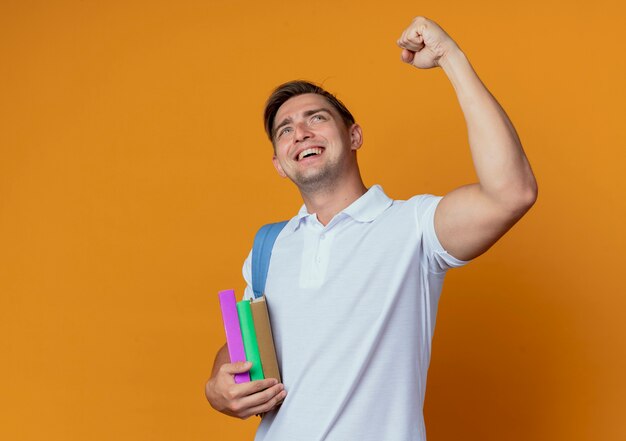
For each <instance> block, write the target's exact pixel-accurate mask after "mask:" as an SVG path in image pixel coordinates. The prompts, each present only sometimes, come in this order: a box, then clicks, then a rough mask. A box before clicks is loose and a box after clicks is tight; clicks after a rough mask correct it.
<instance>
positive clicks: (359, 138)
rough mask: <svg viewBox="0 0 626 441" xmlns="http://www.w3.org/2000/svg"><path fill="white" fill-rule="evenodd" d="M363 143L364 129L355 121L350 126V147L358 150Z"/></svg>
mask: <svg viewBox="0 0 626 441" xmlns="http://www.w3.org/2000/svg"><path fill="white" fill-rule="evenodd" d="M361 145H363V130H362V129H361V126H360V125H358V124H356V123H354V124H352V127H350V148H351V149H352V150H358V149H360V148H361Z"/></svg>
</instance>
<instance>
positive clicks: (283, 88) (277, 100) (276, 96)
mask: <svg viewBox="0 0 626 441" xmlns="http://www.w3.org/2000/svg"><path fill="white" fill-rule="evenodd" d="M306 93H316V94H318V95H321V96H323V97H324V98H326V101H328V103H329V104H330V105H331V106H333V107H334V108H335V110H337V112H339V115H341V118H342V119H343V121H344V123H345V124H346V126H348V127H350V126H352V124H354V117H353V116H352V114H351V113H350V111H349V110H348V109H347V108H346V106H344V104H343V103H342V102H341V101H339V100H338V99H337V98H336V97H335V95H333V94H332V93H330V92H327V91H326V90H324V89H323V88H322V87H321V86H318V85H316V84H313V83H310V82H308V81H301V80H297V81H289V82H288V83H284V84H281V85H280V86H278V87H277V88H276V89H275V90H274V92H272V94H271V95H270V97H269V98H268V99H267V102H266V103H265V111H264V114H263V117H264V120H265V132H266V133H267V136H268V137H269V139H270V141H271V142H272V144H273V143H274V137H273V135H274V133H273V128H274V119H275V118H276V113H278V109H279V108H280V106H282V105H283V104H284V103H285V101H287V100H288V99H289V98H293V97H294V96H298V95H304V94H306Z"/></svg>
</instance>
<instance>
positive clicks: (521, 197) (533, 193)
mask: <svg viewBox="0 0 626 441" xmlns="http://www.w3.org/2000/svg"><path fill="white" fill-rule="evenodd" d="M538 194H539V188H538V186H537V181H536V180H535V177H534V176H531V179H529V181H528V182H526V183H525V184H524V185H521V186H520V187H519V188H518V189H517V191H516V192H515V196H514V197H513V198H511V199H512V204H511V208H512V211H513V212H515V213H516V214H517V216H516V217H518V218H521V217H522V216H523V215H524V214H526V212H528V210H530V209H531V208H532V206H533V205H535V202H537V196H538Z"/></svg>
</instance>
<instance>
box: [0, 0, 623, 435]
mask: <svg viewBox="0 0 626 441" xmlns="http://www.w3.org/2000/svg"><path fill="white" fill-rule="evenodd" d="M415 15H425V16H427V17H429V18H432V19H433V20H435V21H437V22H438V23H439V24H440V25H441V26H442V27H443V28H444V29H445V30H447V31H448V33H449V34H450V35H451V36H452V37H453V38H454V39H456V41H457V42H458V43H459V45H460V46H461V48H462V49H463V50H464V51H465V52H466V54H467V55H468V57H469V59H470V60H471V62H472V63H473V65H474V67H475V69H476V70H477V71H478V73H479V75H480V76H481V78H482V79H483V81H484V82H485V83H486V84H487V86H488V87H489V89H490V90H491V92H492V93H493V94H494V95H495V96H496V97H497V98H498V99H499V101H500V102H501V104H502V105H503V106H504V108H505V109H506V110H507V112H508V114H509V115H510V117H511V119H512V120H513V122H514V124H515V125H516V127H517V130H518V132H519V133H520V136H521V139H522V141H523V144H524V147H525V149H526V152H527V154H528V156H529V158H530V160H531V163H532V165H533V168H534V170H535V173H536V175H537V178H538V181H539V186H540V196H539V200H538V202H537V204H536V205H535V207H534V208H533V209H532V211H531V212H530V213H529V214H528V216H527V217H526V218H524V219H523V220H522V222H521V223H520V224H518V225H517V226H515V227H514V229H513V230H512V231H511V232H510V233H509V234H508V235H507V236H506V237H505V238H504V239H503V240H502V241H501V242H500V243H498V244H497V245H496V246H495V247H494V248H493V249H492V250H491V251H490V252H489V253H488V254H486V255H484V256H483V257H481V258H479V259H478V260H476V261H475V262H474V263H472V264H470V265H469V266H467V267H465V268H463V269H460V270H457V271H453V272H451V273H450V274H449V276H448V279H447V283H446V286H445V288H444V293H443V297H442V301H441V304H440V310H439V316H438V324H437V332H436V335H435V341H434V351H433V359H432V364H431V368H430V372H429V386H428V393H427V398H426V420H427V429H428V434H429V440H430V441H437V440H442V441H443V440H450V441H451V440H458V439H464V440H473V441H483V440H530V439H532V440H537V441H539V440H546V441H548V440H550V441H552V440H568V441H578V440H603V441H613V440H614V441H618V440H623V439H626V424H625V423H624V418H623V417H624V413H625V411H626V400H625V398H624V397H625V396H626V381H625V379H624V373H625V372H626V350H625V343H624V341H625V337H626V320H625V319H624V313H625V311H626V298H625V294H626V292H625V289H624V274H623V270H622V269H621V265H620V264H619V262H620V260H619V259H620V258H621V257H622V255H623V254H624V248H625V246H626V241H625V238H624V218H625V215H626V206H625V198H624V190H626V155H625V153H624V151H625V147H626V136H625V130H624V125H623V122H622V119H623V117H624V116H625V112H624V103H625V102H626V94H625V93H624V78H626V69H625V65H624V64H625V63H624V57H623V43H624V41H625V33H624V31H622V30H620V27H622V25H623V23H624V19H625V18H626V17H625V14H624V9H623V7H622V6H619V7H618V2H617V1H615V2H609V1H606V0H598V1H595V2H592V3H591V4H588V3H585V4H583V3H582V2H571V1H568V2H566V1H563V0H558V1H557V0H548V1H541V2H540V1H538V0H531V1H526V2H502V1H495V0H477V1H475V2H466V1H461V0H450V1H439V2H431V3H426V4H422V5H420V4H418V3H415V2H410V1H394V2H383V3H381V2H379V1H363V2H358V3H357V2H346V1H340V0H332V1H331V0H320V1H317V2H314V3H308V2H281V1H278V0H268V1H264V2H252V1H249V2H208V1H199V0H197V1H195V0H181V1H177V2H173V1H154V0H153V1H145V0H144V1H107V2H97V1H93V0H84V1H77V0H68V1H53V2H51V1H9V0H4V1H2V2H1V3H0V353H1V357H2V361H1V363H0V396H1V399H0V403H1V404H0V405H1V407H2V408H1V409H0V410H1V412H0V438H1V439H3V440H28V441H30V440H42V439H46V440H64V441H70V440H81V441H83V440H92V441H100V440H150V441H158V440H242V439H251V438H252V435H253V433H254V429H255V427H256V424H257V421H256V420H254V419H251V420H248V421H243V422H242V421H238V420H235V419H231V418H228V417H225V416H223V415H220V414H218V413H216V412H214V411H212V409H211V408H210V406H209V405H208V403H206V401H205V398H204V393H203V387H204V382H205V380H206V378H207V377H208V375H209V373H210V369H211V366H212V363H213V356H214V354H215V351H216V350H217V348H218V347H219V346H220V345H221V344H222V342H223V340H224V331H223V328H222V325H221V321H220V319H219V310H218V303H217V296H216V294H217V291H218V290H220V289H225V288H229V287H233V288H236V289H237V291H238V292H239V293H241V292H242V289H243V280H242V278H241V264H242V262H243V259H244V258H245V256H246V255H247V253H248V251H249V247H250V246H251V243H252V238H253V234H254V232H255V230H256V229H257V228H258V227H259V226H260V225H261V224H263V223H266V222H270V221H275V220H280V219H284V218H289V217H291V216H292V215H294V214H295V212H296V211H297V209H298V208H299V206H300V203H301V202H300V199H299V194H298V193H297V191H296V190H295V189H294V188H293V186H292V185H291V184H290V183H289V182H288V181H284V180H282V179H280V178H279V177H278V176H277V174H276V173H275V171H274V169H273V167H272V165H271V162H270V158H271V153H272V152H271V147H270V145H269V143H268V142H267V140H266V139H265V135H264V133H263V128H262V118H261V114H262V108H263V103H264V101H265V99H266V97H267V95H268V93H269V92H270V91H271V90H272V88H273V87H275V86H276V85H278V84H279V83H281V82H283V81H287V80H290V79H295V78H305V79H309V80H313V81H318V82H322V83H323V84H324V85H325V86H326V87H327V88H328V89H329V90H331V91H334V92H336V93H337V94H338V96H339V97H340V99H342V100H344V101H345V103H346V104H347V105H348V107H349V108H350V109H351V110H352V112H353V113H354V115H355V116H356V118H357V120H358V121H359V122H360V123H361V125H362V126H363V128H364V134H365V135H364V136H365V144H364V147H363V148H362V150H361V152H360V162H361V166H362V170H363V172H364V178H365V180H366V184H367V185H372V184H374V183H380V184H382V185H383V186H384V188H385V190H386V191H387V193H388V194H389V195H391V196H392V197H395V198H397V199H405V198H408V197H410V196H411V195H413V194H417V193H424V192H428V193H435V194H445V193H446V192H447V191H449V190H451V189H453V188H455V187H456V186H459V185H462V184H465V183H468V182H470V181H473V180H474V179H475V178H474V173H473V169H472V164H471V160H470V155H469V148H468V145H467V138H466V128H465V123H464V120H463V115H462V113H461V111H460V108H459V106H458V103H457V102H456V97H455V95H454V91H453V89H452V86H451V85H450V84H449V82H448V80H447V78H446V77H445V75H444V73H443V72H442V71H441V70H431V71H419V70H417V69H412V68H410V67H409V66H407V65H404V64H403V63H401V62H400V61H399V50H398V49H397V48H396V47H395V40H396V39H397V38H398V36H399V35H400V33H401V31H402V30H403V29H404V28H405V26H407V25H408V23H409V22H410V20H411V18H412V17H414V16H415ZM390 375H393V373H390ZM383 402H384V400H383ZM383 404H384V403H383Z"/></svg>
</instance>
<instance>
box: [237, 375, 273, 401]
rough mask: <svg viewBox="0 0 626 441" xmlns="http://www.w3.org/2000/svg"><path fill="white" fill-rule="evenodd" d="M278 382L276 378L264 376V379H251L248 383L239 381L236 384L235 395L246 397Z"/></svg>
mask: <svg viewBox="0 0 626 441" xmlns="http://www.w3.org/2000/svg"><path fill="white" fill-rule="evenodd" d="M277 384H278V380H277V379H275V378H266V379H264V380H256V381H251V382H249V383H241V384H238V385H237V389H238V390H237V395H238V396H240V397H247V396H249V395H254V394H257V393H259V392H262V391H264V390H267V389H269V388H271V387H273V386H276V385H277Z"/></svg>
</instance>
